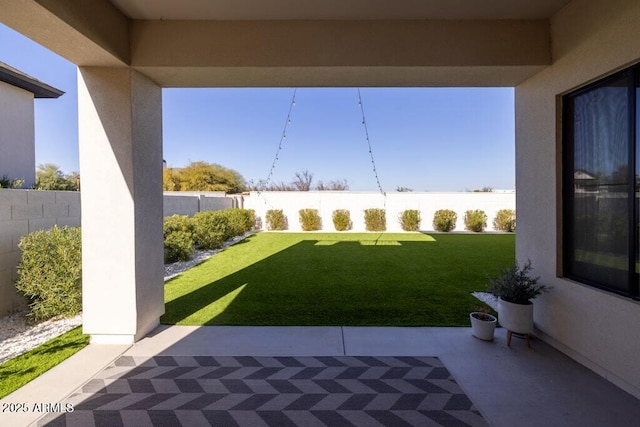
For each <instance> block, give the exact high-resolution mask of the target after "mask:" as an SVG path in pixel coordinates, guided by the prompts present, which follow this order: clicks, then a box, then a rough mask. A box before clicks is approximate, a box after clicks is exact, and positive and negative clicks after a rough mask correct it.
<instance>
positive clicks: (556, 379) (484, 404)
mask: <svg viewBox="0 0 640 427" xmlns="http://www.w3.org/2000/svg"><path fill="white" fill-rule="evenodd" d="M399 355H402V357H400V359H402V360H404V362H400V366H410V365H408V364H415V361H414V360H411V359H409V358H412V357H414V358H417V359H427V361H428V362H429V363H431V364H434V362H432V361H431V359H433V356H437V361H439V362H441V364H442V365H443V367H444V368H445V369H446V370H448V372H449V373H450V375H451V377H447V376H442V375H440V374H438V375H437V377H439V378H440V380H436V381H435V385H436V387H442V386H443V384H442V381H451V380H453V381H455V383H456V384H457V385H458V386H459V389H458V392H457V393H454V391H453V390H451V389H449V387H446V388H447V390H449V392H451V393H452V394H450V395H449V394H447V392H446V391H443V390H438V389H432V388H431V387H428V388H426V389H427V390H428V392H429V393H425V395H419V394H418V393H419V392H420V391H421V390H420V388H417V389H414V388H413V387H412V386H411V384H409V385H407V384H402V383H399V382H398V378H400V377H401V375H394V374H393V372H395V373H398V371H400V373H402V375H403V376H404V377H405V378H406V377H407V376H408V377H409V378H410V377H411V375H410V373H407V371H406V370H405V371H403V368H402V367H399V366H398V365H396V366H394V367H389V368H386V367H385V365H384V364H387V365H388V364H390V362H389V359H392V360H393V359H395V358H394V357H393V356H399ZM368 356H371V358H370V359H371V360H368V358H367V357H368ZM349 357H351V358H353V359H354V360H355V361H356V363H357V365H356V366H357V367H358V368H359V369H361V370H360V371H356V369H358V368H349V367H347V366H343V365H341V363H342V364H345V362H346V361H345V358H349ZM278 358H279V359H278ZM273 359H276V362H274V361H273ZM309 359H311V362H309ZM407 359H409V360H407ZM297 361H301V362H302V363H306V364H307V365H309V364H311V366H314V367H315V368H311V369H317V372H313V374H314V375H313V376H311V375H305V374H306V372H307V371H308V370H310V369H309V368H308V367H307V366H303V365H302V364H297V363H296V362H297ZM437 361H436V362H435V363H436V364H437ZM367 364H368V365H369V367H370V366H371V365H373V366H374V368H370V369H369V371H366V370H364V369H362V367H363V366H365V367H366V366H367ZM216 365H221V366H216ZM263 365H265V366H266V367H265V366H263ZM376 365H377V366H378V367H377V368H376V367H375V366H376ZM274 366H281V367H282V369H281V370H278V369H274V368H273V367H274ZM381 366H382V367H381ZM318 367H326V369H325V370H324V371H323V370H321V369H318ZM212 368H217V369H218V371H217V372H218V373H220V375H215V372H212V371H210V370H208V369H212ZM269 369H271V371H268V370H269ZM305 369H306V370H307V371H305ZM350 369H351V371H349V370H350ZM372 369H378V370H380V369H382V371H380V373H379V374H377V375H376V374H375V373H374V372H372V371H371V370H372ZM265 370H267V372H266V374H263V375H261V373H262V372H264V371H265ZM330 371H331V372H330ZM353 371H355V374H354V375H351V376H349V374H350V372H353ZM223 375H224V376H225V377H223ZM427 376H428V375H427ZM219 377H222V379H221V380H219V382H216V379H217V378H219ZM265 377H266V381H267V384H263V383H262V382H261V381H260V380H262V379H265ZM336 377H337V379H336ZM225 378H226V379H225ZM372 378H383V379H384V378H388V379H387V380H386V382H385V383H384V385H382V384H380V383H375V382H374V383H373V384H371V383H370V382H367V379H372ZM393 378H396V379H393ZM354 379H355V383H353V382H350V381H354ZM306 380H310V381H311V384H305V383H306ZM331 380H333V381H334V383H335V384H338V386H336V385H335V384H333V386H334V387H339V386H344V388H343V389H341V390H331V385H327V383H326V382H327V381H331ZM283 381H285V382H286V383H283ZM323 381H324V383H323ZM407 381H409V383H410V381H411V380H407ZM438 381H440V382H438ZM283 384H285V385H283ZM318 384H321V385H323V386H324V387H325V388H324V389H323V388H321V387H320V386H318ZM414 384H415V383H414ZM386 385H388V386H391V387H395V388H396V389H404V390H405V393H404V394H402V393H401V394H399V393H398V391H394V390H393V389H392V390H385V389H383V387H385V386H386ZM418 386H420V384H418ZM208 387H211V388H213V390H208ZM273 387H277V389H275V390H274V388H273ZM291 387H295V388H298V390H296V389H295V388H294V389H293V390H291V389H290V388H291ZM305 387H306V388H305ZM311 387H314V388H311ZM370 387H374V388H379V390H378V392H377V393H374V391H373V390H372V389H371V388H370ZM422 387H423V389H424V388H425V387H424V386H422ZM460 389H461V392H460ZM327 390H331V391H332V392H331V393H330V392H328V391H327ZM303 391H307V393H305V394H303V393H302V392H303ZM372 393H374V394H375V395H376V396H375V397H374V396H373V395H372ZM465 395H466V397H468V399H470V401H471V403H472V404H473V407H472V410H471V411H469V410H467V409H469V404H468V403H467V402H468V401H467V400H466V398H465V397H464V396H465ZM221 396H224V397H222V398H221ZM403 396H404V399H405V400H403ZM300 399H302V401H300ZM306 399H309V400H308V401H307V402H308V403H307V407H305V406H304V404H303V403H304V401H305V400H306ZM9 401H11V402H18V401H20V402H23V401H24V402H31V404H33V403H35V402H63V405H64V404H67V403H71V404H73V405H74V412H70V413H67V414H65V413H60V412H57V413H49V414H46V413H37V412H29V413H13V414H2V418H1V419H2V420H3V422H6V423H7V424H8V425H28V424H30V423H37V425H55V426H58V425H59V426H70V427H71V426H86V425H93V423H95V425H135V426H151V425H180V424H182V425H209V424H210V423H211V424H212V425H241V426H251V427H253V426H267V425H273V426H281V425H291V424H290V423H297V425H312V426H313V425H331V426H336V425H358V426H378V425H380V426H381V425H393V426H397V425H460V426H462V425H470V426H484V425H487V424H488V425H492V426H496V427H502V426H504V427H510V426H514V425H518V426H525V427H526V426H604V425H612V426H613V425H616V426H626V425H634V424H636V421H637V420H638V417H640V405H638V400H637V399H636V398H634V397H633V396H631V395H629V394H628V393H626V392H624V391H622V390H621V389H619V388H618V387H616V386H615V385H613V384H611V383H610V382H609V381H607V380H606V379H604V378H602V377H600V376H598V375H596V374H595V373H593V372H592V371H590V370H588V369H586V368H585V367H583V366H581V365H580V364H578V363H576V362H575V361H573V360H571V359H569V358H568V357H566V356H565V355H563V354H562V353H560V352H559V351H557V350H555V349H553V348H552V347H550V346H549V345H547V344H545V343H544V342H541V341H539V340H534V341H533V342H532V348H527V346H526V343H525V342H524V340H518V339H514V341H513V342H512V343H511V347H507V345H506V333H505V331H504V329H498V330H497V331H496V338H495V341H494V342H493V343H487V342H484V341H481V340H478V339H476V338H473V337H472V336H471V331H470V329H468V328H358V327H233V326H208V327H189V326H170V327H167V326H162V327H160V328H159V329H157V330H156V331H155V332H153V333H152V334H150V335H149V336H148V337H146V338H144V339H142V340H141V341H139V342H138V343H136V344H134V345H133V346H126V345H91V346H89V347H87V348H86V349H84V350H82V351H81V352H80V353H78V354H77V355H75V356H73V357H72V358H70V359H68V360H67V361H65V362H63V363H62V364H61V365H59V366H57V367H56V368H54V369H52V370H51V371H49V372H47V373H46V374H44V375H42V376H41V377H39V378H38V379H36V380H34V381H33V382H32V383H30V384H28V385H27V386H25V387H23V388H22V389H20V390H18V391H17V392H15V393H14V394H13V395H10V396H8V397H7V398H5V399H3V400H2V402H9ZM245 402H246V403H245ZM296 402H298V403H297V407H296V406H295V405H296ZM292 404H293V405H292ZM251 405H253V406H251ZM301 405H302V406H301ZM350 405H351V406H350ZM358 405H359V406H358ZM394 405H397V406H395V407H394ZM411 405H413V406H411ZM410 409H413V411H411V410H410ZM462 409H464V410H462ZM274 412H278V413H279V416H278V417H277V418H275V417H274ZM331 412H332V413H333V414H334V415H333V417H331V415H327V413H331ZM474 412H479V413H480V414H481V417H480V416H477V415H474ZM328 417H331V418H328ZM385 417H393V418H385ZM38 420H39V421H38ZM385 420H387V422H385ZM225 421H226V422H227V423H228V424H224V423H225ZM234 422H235V423H237V424H234ZM47 423H50V424H47ZM216 423H217V424H216ZM349 423H351V424H349Z"/></svg>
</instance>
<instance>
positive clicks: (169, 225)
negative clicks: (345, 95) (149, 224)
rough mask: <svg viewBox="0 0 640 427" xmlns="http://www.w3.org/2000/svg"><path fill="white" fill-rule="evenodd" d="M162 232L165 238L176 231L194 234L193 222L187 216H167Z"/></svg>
mask: <svg viewBox="0 0 640 427" xmlns="http://www.w3.org/2000/svg"><path fill="white" fill-rule="evenodd" d="M162 231H163V233H164V237H165V238H166V237H167V236H168V235H169V234H171V233H174V232H176V231H181V232H185V233H189V234H193V220H192V219H191V218H189V217H188V216H186V215H171V216H167V217H165V218H164V222H163V226H162Z"/></svg>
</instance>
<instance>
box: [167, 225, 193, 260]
mask: <svg viewBox="0 0 640 427" xmlns="http://www.w3.org/2000/svg"><path fill="white" fill-rule="evenodd" d="M194 223H195V221H194V220H193V219H191V218H189V217H188V216H186V215H171V216H168V217H165V218H164V222H163V237H164V262H165V263H172V262H177V261H188V260H189V259H191V255H193V244H194V234H195V232H194V228H195V227H194Z"/></svg>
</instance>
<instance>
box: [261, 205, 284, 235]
mask: <svg viewBox="0 0 640 427" xmlns="http://www.w3.org/2000/svg"><path fill="white" fill-rule="evenodd" d="M266 218H267V230H286V229H287V218H286V217H285V216H284V212H282V209H269V210H268V211H267V215H266Z"/></svg>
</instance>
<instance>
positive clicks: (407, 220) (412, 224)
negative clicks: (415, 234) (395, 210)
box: [400, 209, 421, 231]
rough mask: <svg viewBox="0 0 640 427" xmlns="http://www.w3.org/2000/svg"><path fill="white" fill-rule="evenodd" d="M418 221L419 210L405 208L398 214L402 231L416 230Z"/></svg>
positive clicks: (418, 227) (418, 225) (418, 226)
mask: <svg viewBox="0 0 640 427" xmlns="http://www.w3.org/2000/svg"><path fill="white" fill-rule="evenodd" d="M420 221H421V219H420V211H418V210H415V209H407V210H406V211H404V212H402V214H401V215H400V225H401V226H402V229H403V230H404V231H418V230H419V229H420Z"/></svg>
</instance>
